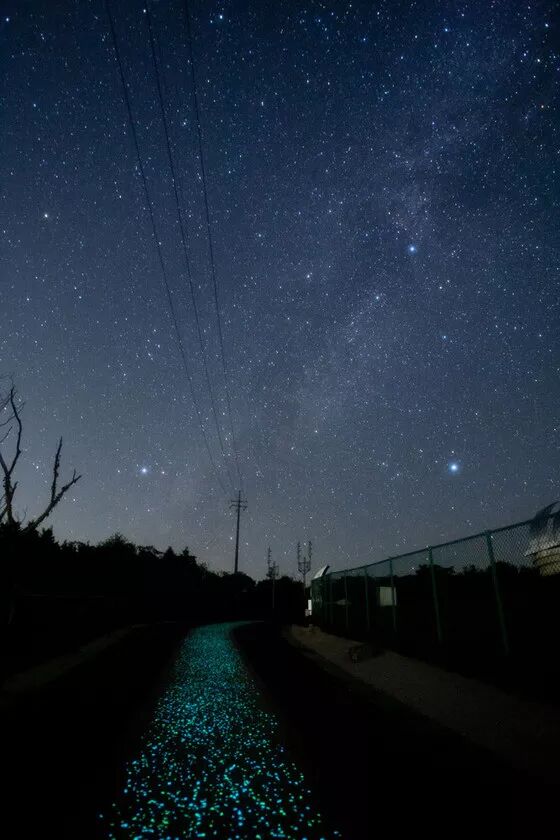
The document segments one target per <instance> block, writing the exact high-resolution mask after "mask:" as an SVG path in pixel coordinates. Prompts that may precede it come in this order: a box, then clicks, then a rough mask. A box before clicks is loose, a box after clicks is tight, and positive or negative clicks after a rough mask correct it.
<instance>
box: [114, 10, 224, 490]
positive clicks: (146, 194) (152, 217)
mask: <svg viewBox="0 0 560 840" xmlns="http://www.w3.org/2000/svg"><path fill="white" fill-rule="evenodd" d="M105 9H106V11H107V18H108V20H109V29H110V31H111V38H112V41H113V49H114V52H115V57H116V60H117V65H118V69H119V76H120V80H121V86H122V93H123V100H124V104H125V108H126V112H127V117H128V127H129V129H130V134H131V136H132V141H133V145H134V150H135V152H136V159H137V163H138V171H139V172H140V177H141V179H142V184H143V186H144V197H145V200H146V209H147V210H148V215H149V217H150V222H151V227H152V236H153V241H154V243H155V246H156V251H157V256H158V262H159V266H160V269H161V277H162V281H163V286H164V289H165V296H166V299H167V303H168V306H169V313H170V316H171V320H172V322H173V327H174V331H175V337H176V340H177V345H178V347H179V353H180V356H181V359H182V361H183V367H184V369H185V374H186V376H187V381H188V383H189V389H190V393H191V398H192V401H193V405H194V407H195V411H196V415H197V418H198V423H199V426H200V430H201V432H202V437H203V439H204V444H205V447H206V451H207V452H208V457H209V459H210V463H211V465H212V468H213V470H214V473H215V475H216V478H217V479H218V483H219V485H220V487H221V489H222V492H223V493H224V494H226V492H227V491H226V488H225V486H224V483H223V481H222V478H221V476H220V474H219V472H218V469H217V467H216V463H215V461H214V456H213V455H212V450H211V449H210V444H209V442H208V437H207V435H206V430H205V428H204V423H203V422H202V415H201V413H200V408H199V405H198V401H197V399H196V395H195V392H194V386H193V381H192V376H191V373H190V369H189V364H188V361H187V354H186V351H185V347H184V344H183V339H182V336H181V332H180V330H179V323H178V320H177V315H176V312H175V305H174V303H173V298H172V296H171V289H170V286H169V279H168V276H167V269H166V268H165V262H164V259H163V253H162V248H161V243H160V241H159V237H158V233H157V227H156V222H155V215H154V207H153V204H152V200H151V198H150V192H149V189H148V182H147V179H146V172H145V170H144V164H143V163H142V155H141V154H140V146H139V144H138V134H137V132H136V125H135V123H134V117H133V114H132V108H131V105H130V98H129V96H128V89H127V86H126V79H125V75H124V69H123V64H122V59H121V54H120V50H119V45H118V40H117V35H116V31H115V24H114V20H113V15H112V13H111V8H110V4H109V0H105Z"/></svg>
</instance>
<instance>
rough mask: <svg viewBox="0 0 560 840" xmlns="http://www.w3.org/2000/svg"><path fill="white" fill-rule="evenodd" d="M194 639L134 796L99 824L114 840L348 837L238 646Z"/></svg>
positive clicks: (156, 724)
mask: <svg viewBox="0 0 560 840" xmlns="http://www.w3.org/2000/svg"><path fill="white" fill-rule="evenodd" d="M236 626H238V625H236V624H221V625H209V626H206V627H200V628H197V629H196V630H194V631H193V632H192V633H191V634H190V635H189V636H188V637H187V639H186V640H185V642H184V644H183V646H182V648H181V651H180V653H179V656H178V658H177V661H176V663H175V665H174V667H173V669H172V671H171V675H170V680H169V682H168V684H167V686H166V688H165V689H164V692H163V694H162V696H161V698H160V699H159V701H158V703H157V706H156V709H155V712H154V716H153V719H152V721H151V723H150V724H149V726H148V729H147V731H146V732H145V734H144V735H143V736H142V738H141V741H140V744H139V748H138V750H137V753H136V755H134V756H132V758H131V759H130V760H129V762H128V763H127V767H126V782H125V787H124V789H123V790H122V791H121V793H120V794H119V795H118V797H117V798H116V801H115V802H113V803H112V805H111V807H110V808H109V809H108V810H107V813H105V814H103V815H101V816H100V820H101V836H102V837H105V838H107V840H123V838H130V840H132V839H133V838H134V840H144V839H145V838H146V840H147V838H157V839H158V840H183V839H184V838H191V837H192V838H198V837H201V838H202V837H204V838H223V839H224V840H225V838H227V839H228V840H245V838H251V840H268V838H293V840H296V838H297V840H318V839H319V838H325V840H326V838H334V837H340V836H341V835H340V834H339V833H338V832H337V831H334V830H332V829H330V828H329V827H328V826H327V825H326V823H325V820H324V819H323V817H322V816H321V814H320V813H319V811H318V808H317V806H316V802H315V801H314V798H313V795H312V793H311V790H310V788H309V786H308V784H307V782H306V780H305V778H304V774H303V773H302V771H301V769H300V768H299V767H298V766H297V765H296V763H295V762H294V761H293V760H292V759H291V758H290V756H289V755H288V754H287V753H286V750H285V748H284V746H283V745H282V743H281V739H280V733H279V721H278V719H277V718H276V716H275V715H274V714H273V713H271V712H270V711H269V710H268V709H267V708H266V707H265V704H264V702H263V699H262V697H261V694H260V691H259V689H258V687H257V685H256V684H255V682H254V680H253V678H252V677H251V675H250V674H249V672H248V670H247V668H246V666H245V663H244V662H243V659H242V658H241V656H240V654H239V652H238V650H237V648H236V647H235V644H234V642H233V640H232V637H231V632H232V630H233V629H234V628H235V627H236Z"/></svg>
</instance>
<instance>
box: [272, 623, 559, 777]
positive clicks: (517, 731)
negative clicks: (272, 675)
mask: <svg viewBox="0 0 560 840" xmlns="http://www.w3.org/2000/svg"><path fill="white" fill-rule="evenodd" d="M286 639H287V640H288V641H290V642H291V643H292V644H294V645H296V646H297V647H299V648H300V649H301V650H302V651H305V652H306V653H307V654H312V655H314V656H315V657H316V661H317V662H319V663H321V662H322V663H323V664H326V663H328V664H329V665H331V666H334V667H336V668H337V669H339V670H340V672H341V673H343V674H346V675H347V676H348V677H351V678H352V679H355V680H358V681H359V682H360V683H362V684H363V685H366V686H369V687H371V688H372V689H374V690H375V691H378V692H382V693H383V694H384V695H385V696H387V697H391V698H393V699H394V700H396V701H398V702H399V703H402V704H403V705H404V706H405V707H407V708H409V709H411V710H414V711H415V712H417V713H418V714H421V715H423V716H425V717H427V718H428V719H430V720H431V721H433V722H435V723H437V724H439V725H441V726H444V727H446V728H448V729H449V730H452V731H454V732H456V733H459V734H461V735H462V736H463V737H465V738H467V739H468V740H469V741H471V742H472V743H473V744H476V745H478V746H480V747H482V748H484V749H486V750H488V751H490V752H491V753H492V754H494V755H496V756H497V757H499V758H500V759H501V760H503V761H505V762H507V763H508V764H510V765H512V766H513V767H515V768H517V769H519V770H521V771H523V772H526V773H529V774H531V775H532V776H533V777H535V778H536V779H540V780H542V781H544V782H547V783H555V784H558V783H559V782H560V763H559V761H558V756H559V755H560V711H559V710H558V709H556V708H554V707H552V706H547V705H545V704H543V703H538V702H534V701H529V700H523V699H520V698H518V697H515V696H512V695H510V694H507V693H506V692H504V691H501V690H500V689H498V688H495V687H493V686H490V685H487V684H485V683H481V682H478V681H477V680H474V679H471V678H468V677H464V676H462V675H460V674H456V673H453V672H449V671H445V670H443V669H441V668H437V667H436V666H434V665H430V664H428V663H425V662H421V661H419V660H415V659H409V658H407V657H404V656H401V655H400V654H398V653H394V652H392V651H384V652H382V653H380V654H379V655H377V656H371V657H369V658H366V659H365V660H363V661H361V662H352V661H351V659H350V656H349V649H350V648H351V647H352V646H353V645H357V644H359V643H358V642H355V641H353V640H351V639H344V638H341V637H339V636H333V635H330V634H329V633H324V632H323V631H322V630H320V629H319V628H316V627H310V628H306V627H298V626H295V625H293V626H292V627H291V628H290V629H289V630H288V631H287V632H286Z"/></svg>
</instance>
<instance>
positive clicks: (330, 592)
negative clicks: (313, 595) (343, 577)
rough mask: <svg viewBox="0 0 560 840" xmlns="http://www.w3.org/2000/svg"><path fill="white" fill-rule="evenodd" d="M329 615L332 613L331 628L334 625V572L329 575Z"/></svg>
mask: <svg viewBox="0 0 560 840" xmlns="http://www.w3.org/2000/svg"><path fill="white" fill-rule="evenodd" d="M329 615H330V628H331V630H332V628H333V627H334V605H333V599H332V572H331V573H330V575H329Z"/></svg>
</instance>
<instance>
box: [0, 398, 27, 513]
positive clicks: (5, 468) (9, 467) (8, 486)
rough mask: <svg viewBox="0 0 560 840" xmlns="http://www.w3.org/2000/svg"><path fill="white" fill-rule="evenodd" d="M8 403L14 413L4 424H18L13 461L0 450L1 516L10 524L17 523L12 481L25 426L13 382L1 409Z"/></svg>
mask: <svg viewBox="0 0 560 840" xmlns="http://www.w3.org/2000/svg"><path fill="white" fill-rule="evenodd" d="M8 405H9V406H10V408H11V411H12V415H11V417H9V418H8V420H7V421H3V425H5V424H6V423H10V422H12V421H15V424H16V426H17V436H16V448H15V452H14V456H13V458H12V460H11V463H9V464H8V462H7V461H6V459H5V458H4V456H3V455H2V453H1V452H0V467H1V468H2V472H3V473H4V478H3V486H4V507H3V508H2V516H1V517H0V521H2V519H4V518H6V519H7V520H8V524H9V525H15V522H16V520H15V517H14V507H13V499H14V493H15V492H16V487H17V482H16V483H14V482H13V481H12V474H13V472H14V470H15V468H16V465H17V462H18V461H19V457H20V455H21V437H22V434H23V426H22V422H21V416H20V413H19V408H18V405H17V402H16V389H15V386H14V385H13V384H12V387H11V388H10V392H9V394H8V396H7V397H5V398H4V399H3V400H2V404H1V407H0V411H4V410H5V409H6V408H7V407H8ZM11 430H12V426H10V428H9V429H8V432H7V433H6V434H5V435H4V437H3V438H2V440H1V441H0V443H3V442H4V441H5V440H6V438H7V437H8V435H9V433H10V432H11Z"/></svg>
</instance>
